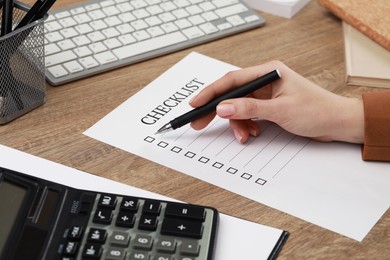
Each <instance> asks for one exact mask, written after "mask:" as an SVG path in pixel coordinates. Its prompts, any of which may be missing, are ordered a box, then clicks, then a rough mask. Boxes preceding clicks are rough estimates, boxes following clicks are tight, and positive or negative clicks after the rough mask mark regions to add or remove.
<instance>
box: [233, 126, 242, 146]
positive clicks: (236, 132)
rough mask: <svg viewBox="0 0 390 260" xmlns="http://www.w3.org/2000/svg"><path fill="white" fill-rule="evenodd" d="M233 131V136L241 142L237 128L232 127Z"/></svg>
mask: <svg viewBox="0 0 390 260" xmlns="http://www.w3.org/2000/svg"><path fill="white" fill-rule="evenodd" d="M233 133H234V136H235V137H236V139H237V141H238V142H240V143H242V135H241V133H240V131H238V130H237V129H234V130H233Z"/></svg>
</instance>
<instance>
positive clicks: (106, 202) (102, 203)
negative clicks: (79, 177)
mask: <svg viewBox="0 0 390 260" xmlns="http://www.w3.org/2000/svg"><path fill="white" fill-rule="evenodd" d="M115 205H116V196H112V195H100V199H99V203H98V207H99V208H100V207H104V208H110V209H114V208H115Z"/></svg>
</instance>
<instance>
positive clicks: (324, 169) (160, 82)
mask: <svg viewBox="0 0 390 260" xmlns="http://www.w3.org/2000/svg"><path fill="white" fill-rule="evenodd" d="M235 69H238V68H237V67H235V66H233V65H230V64H227V63H224V62H221V61H218V60H215V59H212V58H209V57H206V56H204V55H201V54H198V53H191V54H189V55H188V56H187V57H185V58H184V59H183V60H181V61H180V62H178V63H177V64H176V65H174V66H173V67H172V68H170V69H169V70H168V71H166V72H165V73H163V74H162V75H161V76H160V77H158V78H157V79H156V80H154V81H153V82H151V83H150V84H149V85H148V86H146V87H145V88H144V89H142V90H141V91H139V92H138V93H136V94H135V95H134V96H132V97H130V98H129V99H128V100H127V101H125V102H124V103H123V104H121V105H120V106H119V107H118V108H116V109H115V110H114V111H112V112H111V113H109V114H108V115H107V116H105V117H104V118H103V119H102V120H100V121H99V122H97V123H96V124H95V125H94V126H92V127H91V128H90V129H88V130H87V131H86V132H85V133H84V134H86V135H88V136H90V137H92V138H95V139H97V140H100V141H102V142H105V143H107V144H110V145H112V146H115V147H118V148H121V149H123V150H125V151H128V152H131V153H134V154H137V155H139V156H142V157H144V158H147V159H149V160H152V161H154V162H157V163H159V164H162V165H165V166H167V167H170V168H173V169H175V170H177V171H180V172H183V173H186V174H188V175H191V176H193V177H196V178H199V179H201V180H204V181H206V182H210V183H212V184H215V185H218V186H220V187H222V188H225V189H227V190H230V191H233V192H236V193H237V194H240V195H242V196H246V197H248V198H250V199H253V200H255V201H258V202H260V203H264V204H266V205H268V206H270V207H273V208H276V209H279V210H281V211H284V212H286V213H289V214H291V215H293V216H296V217H299V218H301V219H304V220H306V221H309V222H312V223H314V224H317V225H319V226H321V227H324V228H327V229H330V230H332V231H335V232H337V233H340V234H342V235H345V236H348V237H350V238H353V239H355V240H358V241H361V240H362V239H363V238H364V237H365V236H366V234H367V233H368V232H369V231H370V229H371V228H372V227H373V226H374V225H375V223H376V222H377V221H378V220H379V218H380V217H381V216H382V215H383V214H384V212H385V211H386V210H387V209H388V207H389V204H390V164H388V163H380V162H364V161H362V160H361V147H360V145H353V144H345V143H337V142H334V143H319V142H314V141H311V140H309V139H306V138H302V137H298V136H295V135H292V134H290V133H288V132H286V131H284V130H282V129H281V128H279V127H278V126H276V125H274V124H271V123H268V122H261V124H263V127H262V128H263V132H262V134H261V135H260V136H259V137H257V138H253V139H251V140H249V142H247V143H246V144H239V143H238V142H236V141H235V139H234V136H233V134H232V133H231V131H230V129H229V126H228V122H227V121H226V120H222V119H220V118H216V119H214V121H213V122H212V123H211V124H210V125H209V127H208V128H206V129H204V130H202V131H194V130H192V129H191V128H190V127H189V126H184V127H182V128H180V129H177V130H175V131H173V132H169V133H167V134H164V135H155V132H156V131H157V129H159V128H160V127H161V126H162V125H164V124H165V123H167V122H169V121H170V120H172V119H174V118H175V117H177V116H179V115H181V114H183V113H184V112H187V111H189V110H190V109H191V107H190V106H189V105H188V101H189V100H190V98H192V96H194V95H195V94H196V93H197V92H199V90H195V89H196V88H197V87H200V88H202V87H204V86H206V85H207V84H209V83H211V82H213V81H214V80H216V79H217V78H219V77H221V76H222V75H224V74H225V73H226V72H228V71H230V70H235ZM282 77H283V75H282ZM199 82H201V83H202V84H201V83H199ZM203 83H204V84H203ZM192 91H193V93H191V92H192ZM168 110H169V111H168ZM156 118H157V119H158V120H157V119H156ZM154 121H155V122H154ZM143 122H146V123H151V124H145V123H143ZM152 122H154V123H152Z"/></svg>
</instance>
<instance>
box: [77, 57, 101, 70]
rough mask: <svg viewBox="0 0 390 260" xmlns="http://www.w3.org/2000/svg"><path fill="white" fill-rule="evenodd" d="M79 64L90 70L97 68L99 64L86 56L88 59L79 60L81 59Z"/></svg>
mask: <svg viewBox="0 0 390 260" xmlns="http://www.w3.org/2000/svg"><path fill="white" fill-rule="evenodd" d="M79 62H80V63H81V65H83V67H84V68H86V69H92V68H95V67H97V66H99V62H97V61H96V60H95V59H94V58H92V57H91V56H88V57H85V58H81V59H79Z"/></svg>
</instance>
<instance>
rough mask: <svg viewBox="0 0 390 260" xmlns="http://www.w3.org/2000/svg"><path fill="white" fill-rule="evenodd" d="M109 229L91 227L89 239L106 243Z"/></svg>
mask: <svg viewBox="0 0 390 260" xmlns="http://www.w3.org/2000/svg"><path fill="white" fill-rule="evenodd" d="M106 237H107V231H106V230H104V229H99V228H91V229H90V230H89V233H88V237H87V239H88V241H89V242H93V243H99V244H104V242H106Z"/></svg>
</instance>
